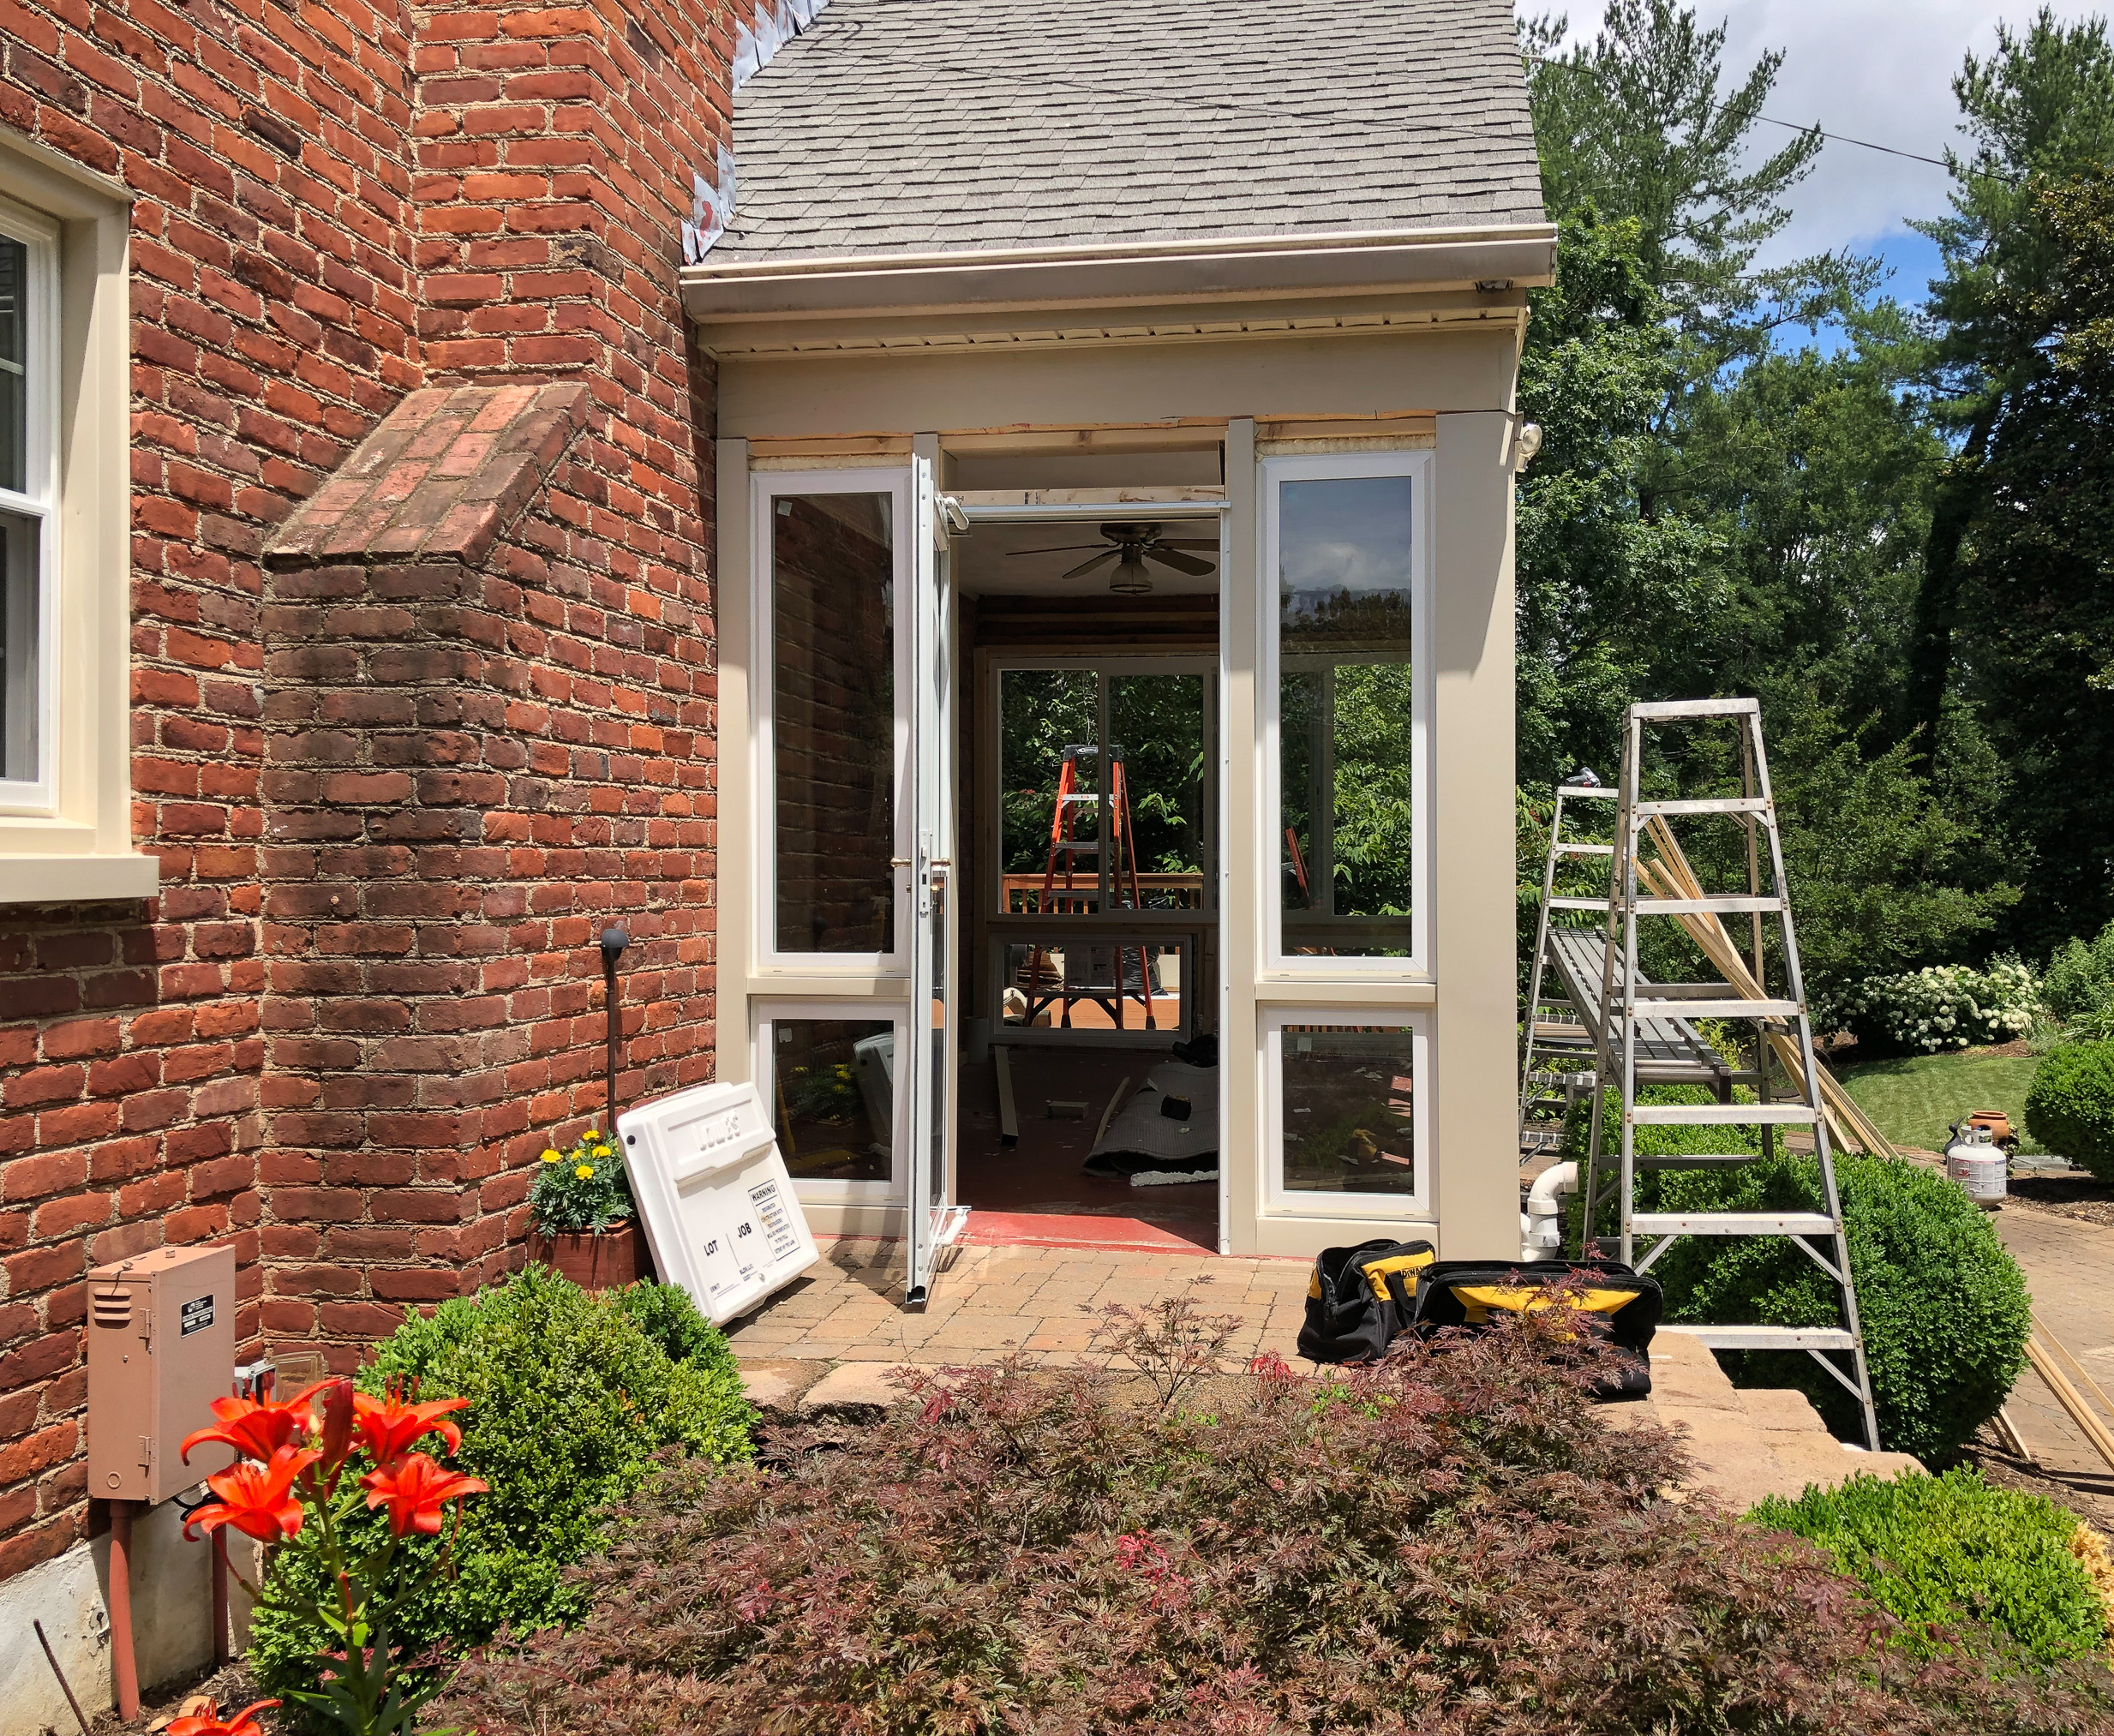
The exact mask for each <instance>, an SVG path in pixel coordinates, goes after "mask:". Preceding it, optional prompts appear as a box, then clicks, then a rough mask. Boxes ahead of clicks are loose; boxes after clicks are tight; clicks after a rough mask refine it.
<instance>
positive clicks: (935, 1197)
mask: <svg viewBox="0 0 2114 1736" xmlns="http://www.w3.org/2000/svg"><path fill="white" fill-rule="evenodd" d="M948 886H949V876H948V875H947V874H945V873H935V874H934V875H933V876H932V913H931V919H930V920H931V925H932V979H931V983H930V984H929V985H927V990H928V992H927V994H926V997H925V1006H926V1008H927V1009H928V1014H927V1017H926V1019H925V1027H926V1028H925V1066H926V1068H927V1069H928V1074H927V1077H928V1079H929V1081H930V1083H931V1092H932V1109H931V1146H930V1147H929V1150H930V1152H931V1167H930V1168H929V1169H928V1170H927V1171H926V1173H925V1210H926V1211H927V1212H937V1211H938V1210H939V1209H940V1208H941V1207H942V1206H944V1205H945V1204H946V1202H947V958H948V947H949V940H948V937H947V891H948Z"/></svg>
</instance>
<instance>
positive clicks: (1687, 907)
mask: <svg viewBox="0 0 2114 1736" xmlns="http://www.w3.org/2000/svg"><path fill="white" fill-rule="evenodd" d="M1707 719H1722V720H1726V721H1732V722H1734V724H1735V726H1736V727H1738V728H1739V730H1740V768H1741V793H1740V796H1738V797H1736V798H1735V797H1728V798H1722V799H1692V800H1683V801H1670V802H1669V801H1652V802H1647V801H1645V800H1644V799H1642V797H1641V794H1640V789H1641V783H1642V773H1641V765H1642V761H1643V757H1644V729H1645V727H1646V726H1647V725H1648V724H1656V723H1679V722H1692V721H1701V720H1707ZM1566 793H1570V794H1572V795H1575V794H1577V793H1578V791H1576V790H1572V791H1569V792H1566ZM1615 804H1616V806H1615V825H1614V844H1613V849H1612V852H1611V853H1610V855H1609V857H1608V863H1609V868H1610V874H1609V883H1608V900H1607V906H1606V909H1607V931H1606V939H1605V943H1604V944H1603V946H1602V949H1601V950H1602V956H1601V967H1602V970H1601V981H1600V991H1599V995H1598V997H1597V999H1598V1005H1597V1006H1595V1007H1587V1006H1583V1005H1582V1006H1580V1007H1579V1008H1578V1010H1579V1012H1580V1013H1581V1015H1583V1021H1584V1024H1585V1025H1586V1026H1587V1027H1589V1028H1590V1030H1591V1031H1592V1033H1594V1062H1595V1073H1596V1087H1595V1089H1594V1092H1593V1109H1592V1136H1591V1140H1590V1145H1589V1146H1588V1153H1587V1158H1586V1165H1585V1174H1584V1178H1583V1186H1582V1188H1581V1189H1580V1194H1581V1198H1582V1201H1583V1204H1584V1212H1585V1215H1584V1229H1585V1233H1586V1239H1587V1241H1588V1242H1589V1244H1590V1243H1591V1242H1593V1241H1594V1238H1593V1236H1592V1233H1591V1232H1592V1228H1593V1225H1594V1224H1596V1222H1597V1221H1598V1218H1597V1213H1598V1212H1599V1210H1600V1208H1601V1206H1602V1204H1603V1203H1604V1202H1605V1201H1606V1200H1608V1198H1609V1197H1610V1196H1611V1195H1612V1197H1613V1198H1614V1200H1616V1201H1617V1202H1618V1204H1619V1206H1620V1224H1621V1233H1620V1258H1621V1260H1622V1261H1623V1263H1624V1264H1626V1265H1627V1266H1632V1267H1633V1268H1634V1269H1635V1270H1636V1271H1638V1272H1644V1271H1648V1270H1649V1269H1650V1266H1652V1264H1653V1263H1654V1262H1655V1261H1656V1260H1657V1259H1658V1258H1659V1257H1660V1255H1662V1254H1664V1253H1665V1252H1666V1250H1667V1249H1668V1248H1669V1247H1671V1246H1672V1245H1673V1243H1674V1241H1675V1240H1676V1239H1677V1238H1678V1237H1680V1236H1788V1237H1789V1238H1790V1241H1791V1243H1792V1245H1793V1246H1794V1248H1798V1249H1799V1250H1800V1252H1801V1253H1802V1254H1805V1255H1806V1257H1807V1258H1808V1259H1810V1260H1812V1262H1813V1263H1814V1264H1815V1265H1816V1266H1818V1267H1819V1268H1820V1269H1821V1270H1822V1271H1823V1272H1825V1273H1827V1275H1828V1277H1829V1278H1830V1279H1831V1280H1832V1281H1833V1282H1834V1284H1835V1286H1836V1296H1837V1297H1838V1299H1839V1302H1840V1304H1841V1308H1842V1322H1843V1323H1842V1326H1840V1327H1787V1326H1669V1327H1667V1328H1665V1330H1667V1331H1670V1332H1685V1333H1686V1334H1688V1335H1689V1336H1692V1337H1693V1338H1698V1339H1700V1340H1701V1341H1702V1342H1703V1343H1704V1344H1707V1345H1709V1346H1710V1348H1711V1349H1713V1350H1804V1351H1806V1352H1807V1353H1809V1354H1810V1355H1811V1356H1812V1358H1813V1360H1814V1361H1815V1362H1818V1363H1819V1364H1820V1366H1821V1367H1822V1368H1825V1369H1826V1370H1827V1371H1828V1373H1829V1374H1830V1375H1832V1376H1833V1377H1834V1378H1835V1380H1836V1381H1837V1382H1838V1383H1839V1384H1840V1385H1841V1386H1842V1387H1843V1389H1844V1390H1845V1391H1847V1392H1848V1393H1849V1394H1850V1396H1851V1397H1852V1398H1854V1399H1855V1400H1856V1401H1857V1405H1858V1409H1859V1412H1860V1413H1861V1415H1862V1418H1863V1422H1864V1433H1865V1446H1868V1447H1870V1448H1871V1450H1872V1451H1873V1452H1877V1451H1878V1450H1879V1425H1878V1418H1877V1414H1876V1413H1875V1411H1874V1410H1873V1408H1872V1400H1871V1370H1870V1368H1869V1367H1868V1366H1867V1364H1866V1362H1865V1338H1864V1332H1863V1328H1862V1326H1860V1324H1859V1320H1858V1312H1857V1289H1856V1285H1855V1284H1854V1282H1853V1279H1852V1276H1851V1272H1850V1251H1849V1243H1848V1240H1847V1239H1846V1237H1845V1236H1844V1234H1843V1228H1842V1194H1841V1193H1840V1191H1839V1190H1838V1188H1837V1187H1836V1173H1835V1158H1834V1153H1833V1151H1832V1149H1831V1147H1830V1137H1829V1128H1828V1121H1827V1117H1826V1115H1825V1114H1824V1110H1823V1104H1822V1097H1821V1087H1820V1084H1819V1081H1820V1078H1821V1073H1820V1069H1819V1067H1818V1064H1817V1063H1816V1061H1815V1057H1814V1054H1813V1032H1812V1020H1811V1017H1810V1015H1809V1014H1808V1012H1807V1009H1806V989H1805V982H1804V979H1803V976H1802V975H1801V973H1800V965H1799V944H1798V935H1797V931H1796V928H1795V926H1794V923H1793V921H1792V916H1791V901H1790V899H1789V897H1788V891H1787V887H1786V883H1785V879H1784V863H1783V842H1782V837H1781V835H1779V833H1778V829H1777V824H1776V799H1775V797H1774V795H1773V794H1772V793H1771V791H1770V780H1769V761H1768V757H1767V755H1766V753H1765V751H1764V747H1763V744H1762V714H1761V707H1760V705H1759V703H1758V702H1756V701H1755V700H1753V699H1706V700H1698V701H1692V702H1682V701H1673V702H1666V703H1648V704H1638V705H1632V707H1631V708H1630V710H1629V715H1628V719H1627V729H1626V740H1625V744H1624V749H1623V757H1622V772H1621V776H1620V779H1619V780H1618V781H1617V786H1616V790H1615ZM1690 815H1694V816H1704V815H1726V816H1731V817H1737V818H1738V819H1739V821H1740V823H1741V825H1742V828H1743V829H1744V830H1745V831H1746V858H1747V889H1746V892H1745V893H1744V894H1728V895H1714V894H1707V893H1705V892H1704V890H1703V889H1702V888H1701V887H1700V886H1699V885H1698V884H1696V883H1695V882H1694V877H1693V875H1692V871H1690V869H1689V867H1688V864H1687V861H1686V858H1685V857H1684V856H1683V855H1682V854H1681V853H1680V846H1679V845H1678V844H1677V843H1676V842H1675V841H1674V835H1673V833H1672V831H1671V829H1669V827H1668V818H1669V817H1674V816H1690ZM1647 836H1649V837H1650V840H1651V841H1652V843H1653V845H1654V846H1655V847H1656V849H1657V851H1658V852H1659V856H1660V859H1659V860H1658V861H1657V862H1656V863H1644V864H1640V861H1639V853H1640V848H1641V847H1642V845H1643V844H1644V841H1645V839H1646V838H1647ZM1764 841H1765V842H1766V853H1767V856H1768V860H1769V874H1768V877H1767V883H1768V885H1769V887H1770V891H1768V892H1767V893H1764V890H1763V886H1764V876H1763V873H1762V863H1761V857H1762V854H1763V845H1764ZM1551 861H1552V865H1553V863H1554V855H1553V854H1552V857H1551ZM1640 868H1641V870H1642V871H1641V872H1640ZM1640 879H1641V880H1643V881H1644V884H1645V888H1646V889H1645V891H1644V893H1642V894H1640V891H1639V882H1640ZM1668 888H1671V889H1672V890H1673V891H1674V893H1677V894H1681V895H1668V891H1667V889H1668ZM1546 889H1547V890H1548V892H1549V893H1551V894H1553V891H1554V880H1553V869H1552V876H1551V877H1550V879H1549V881H1548V885H1547V888H1546ZM1548 903H1549V899H1548V897H1545V898H1544V901H1543V915H1542V926H1543V930H1544V934H1543V943H1544V944H1545V945H1546V943H1547V932H1546V931H1547V926H1548ZM1720 915H1733V916H1746V917H1747V918H1748V919H1749V927H1750V931H1751V932H1750V936H1749V939H1750V942H1751V945H1752V971H1751V972H1746V973H1742V972H1738V971H1734V972H1730V974H1733V975H1741V974H1745V975H1746V977H1747V979H1748V980H1747V981H1746V983H1737V984H1736V983H1734V982H1717V983H1673V984H1655V983H1652V982H1650V980H1649V979H1646V978H1645V977H1644V975H1643V974H1642V973H1641V972H1640V971H1639V970H1638V921H1639V919H1644V918H1650V917H1668V918H1680V917H1687V918H1690V919H1694V918H1696V917H1698V916H1705V917H1708V918H1709V919H1710V921H1711V922H1712V923H1713V924H1715V923H1716V918H1717V917H1718V916H1720ZM1770 920H1774V921H1776V923H1778V924H1779V925H1780V926H1781V937H1782V947H1783V979H1784V992H1783V993H1782V995H1779V996H1771V995H1769V994H1768V991H1767V990H1766V988H1765V987H1764V984H1765V983H1766V980H1767V979H1766V978H1765V976H1764V923H1765V922H1767V921H1770ZM1539 961H1540V953H1539V950H1537V955H1536V965H1537V968H1536V987H1535V989H1534V991H1533V992H1536V993H1538V992H1539V982H1540V971H1539ZM1735 962H1737V961H1735ZM1566 987H1567V988H1568V989H1570V990H1571V991H1573V992H1577V991H1579V990H1581V989H1583V988H1584V987H1585V985H1578V984H1576V983H1573V982H1572V981H1570V980H1569V979H1566ZM1750 987H1752V988H1753V989H1756V990H1758V991H1760V992H1759V994H1756V993H1745V992H1743V990H1745V989H1747V988H1750ZM1587 997H1588V998H1590V991H1588V996H1587ZM1533 1010H1534V1009H1532V1008H1530V1009H1529V1014H1530V1021H1531V1016H1532V1013H1533ZM1691 1018H1715V1019H1732V1020H1745V1021H1752V1023H1753V1025H1754V1027H1755V1052H1756V1057H1757V1064H1758V1071H1756V1072H1754V1073H1751V1074H1740V1075H1732V1077H1733V1078H1735V1079H1738V1080H1740V1082H1743V1083H1752V1084H1753V1085H1754V1086H1756V1090H1757V1096H1758V1101H1756V1102H1753V1103H1731V1102H1726V1101H1720V1102H1717V1103H1709V1104H1640V1103H1639V1102H1638V1100H1637V1088H1638V1082H1639V1073H1640V1063H1644V1062H1645V1060H1646V1055H1645V1051H1646V1049H1647V1045H1648V1042H1649V1040H1650V1038H1651V1036H1652V1033H1653V1032H1654V1030H1655V1029H1656V1030H1657V1031H1659V1032H1663V1031H1664V1030H1665V1029H1667V1028H1668V1021H1676V1022H1685V1021H1686V1020H1688V1019H1691ZM1787 1037H1788V1038H1790V1039H1793V1043H1794V1044H1795V1048H1794V1056H1795V1058H1796V1060H1797V1062H1798V1063H1799V1064H1798V1065H1797V1066H1796V1068H1795V1069H1794V1068H1792V1067H1790V1066H1785V1067H1784V1068H1783V1072H1784V1074H1785V1075H1786V1077H1785V1079H1784V1081H1783V1082H1784V1084H1785V1085H1786V1086H1789V1087H1794V1090H1793V1091H1792V1092H1791V1093H1790V1094H1788V1095H1786V1096H1784V1097H1782V1098H1777V1099H1775V1100H1772V1099H1771V1098H1770V1066H1769V1061H1768V1057H1769V1055H1770V1051H1771V1050H1772V1048H1774V1047H1776V1046H1777V1045H1779V1044H1782V1042H1783V1039H1785V1038H1787ZM1530 1041H1531V1037H1530ZM1785 1046H1790V1045H1785ZM1782 1058H1783V1059H1789V1058H1790V1057H1782ZM1641 1070H1643V1071H1646V1072H1649V1071H1650V1068H1649V1066H1644V1067H1643V1068H1642V1069H1641ZM1611 1078H1612V1081H1615V1082H1619V1084H1620V1104H1621V1116H1622V1120H1621V1127H1620V1149H1619V1152H1617V1153H1615V1154H1614V1155H1615V1156H1616V1158H1617V1161H1616V1162H1615V1163H1614V1164H1612V1165H1610V1164H1608V1163H1607V1158H1608V1155H1609V1154H1608V1152H1607V1151H1606V1140H1605V1136H1606V1129H1605V1128H1604V1127H1603V1126H1602V1121H1603V1118H1604V1117H1603V1113H1602V1104H1603V1103H1604V1101H1605V1085H1606V1084H1607V1083H1608V1082H1610V1081H1611ZM1646 1082H1650V1081H1646ZM1522 1112H1523V1117H1524V1092H1523V1111H1522ZM1757 1123H1759V1124H1760V1126H1761V1128H1762V1155H1763V1156H1767V1155H1768V1154H1769V1153H1770V1152H1771V1151H1772V1150H1773V1149H1774V1145H1775V1130H1776V1128H1778V1127H1788V1126H1799V1127H1810V1128H1812V1134H1813V1148H1814V1152H1815V1155H1816V1157H1817V1158H1818V1161H1819V1169H1820V1193H1821V1209H1820V1210H1818V1211H1817V1212H1639V1211H1638V1210H1637V1208H1636V1183H1637V1172H1638V1169H1639V1168H1640V1167H1648V1168H1651V1169H1658V1170H1666V1169H1686V1168H1695V1169H1704V1168H1723V1167H1735V1166H1738V1165H1740V1164H1748V1163H1753V1162H1755V1161H1757V1157H1756V1154H1754V1153H1752V1152H1726V1153H1722V1154H1716V1153H1714V1154H1707V1155H1697V1156H1680V1157H1673V1156H1660V1157H1650V1158H1644V1160H1643V1161H1642V1163H1641V1164H1640V1160H1639V1158H1638V1152H1637V1129H1638V1128H1640V1127H1663V1126H1683V1125H1686V1126H1706V1127H1707V1126H1738V1125H1747V1126H1753V1125H1755V1124H1757ZM1610 1171H1611V1173H1609V1172H1610ZM1640 1241H1643V1242H1648V1243H1649V1245H1648V1246H1647V1247H1645V1248H1644V1250H1643V1252H1642V1254H1641V1255H1640V1254H1638V1242H1640ZM1838 1359H1841V1360H1838Z"/></svg>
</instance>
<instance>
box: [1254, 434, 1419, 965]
mask: <svg viewBox="0 0 2114 1736" xmlns="http://www.w3.org/2000/svg"><path fill="white" fill-rule="evenodd" d="M1410 528H1411V519H1410V478H1409V477H1407V476H1356V477H1344V478H1331V479H1327V480H1322V481H1315V482H1285V483H1281V484H1280V485H1279V493H1278V554H1279V570H1278V654H1279V661H1278V667H1279V685H1278V708H1279V710H1278V717H1279V728H1278V739H1279V763H1278V775H1279V800H1280V804H1281V810H1282V811H1281V812H1280V815H1279V822H1278V824H1279V834H1280V837H1281V840H1282V842H1281V847H1280V849H1279V887H1280V892H1279V908H1280V910H1281V912H1282V915H1283V923H1284V949H1285V951H1286V952H1288V953H1308V954H1316V953H1326V954H1330V955H1335V956H1338V957H1344V958H1405V957H1407V956H1408V955H1409V951H1410V871H1411V865H1412V862H1413V860H1414V857H1413V853H1412V851H1411V842H1412V840H1411V836H1410V814H1411V809H1410V793H1411V782H1412V779H1413V776H1414V772H1415V763H1416V757H1415V753H1414V751H1413V745H1412V743H1413V738H1412V733H1411V725H1412V719H1413V717H1414V709H1413V705H1412V701H1413V698H1414V697H1415V696H1414V691H1413V685H1412V679H1411V674H1412V664H1411V661H1410V650H1411V647H1410V548H1411V544H1410Z"/></svg>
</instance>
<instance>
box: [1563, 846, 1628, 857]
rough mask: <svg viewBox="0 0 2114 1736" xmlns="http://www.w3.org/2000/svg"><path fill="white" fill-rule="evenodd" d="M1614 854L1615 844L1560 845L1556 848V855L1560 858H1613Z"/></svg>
mask: <svg viewBox="0 0 2114 1736" xmlns="http://www.w3.org/2000/svg"><path fill="white" fill-rule="evenodd" d="M1556 853H1557V854H1558V855H1559V856H1612V855H1614V853H1615V847H1614V845H1613V844H1558V845H1557V846H1556Z"/></svg>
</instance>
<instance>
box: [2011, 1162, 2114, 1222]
mask: <svg viewBox="0 0 2114 1736" xmlns="http://www.w3.org/2000/svg"><path fill="white" fill-rule="evenodd" d="M2013 1207H2018V1208H2020V1209H2021V1210H2024V1211H2027V1212H2041V1213H2043V1214H2044V1215H2045V1216H2047V1217H2051V1218H2076V1219H2078V1220H2079V1221H2080V1222H2081V1223H2085V1224H2105V1225H2107V1226H2109V1227H2110V1228H2114V1187H2110V1186H2108V1185H2107V1183H2105V1182H2095V1181H2093V1179H2092V1177H2091V1176H2086V1175H2076V1176H2013V1177H2012V1178H2011V1196H2010V1198H2009V1200H2006V1201H2005V1202H2004V1209H2005V1210H2006V1211H2009V1210H2011V1209H2012V1208H2013Z"/></svg>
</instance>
